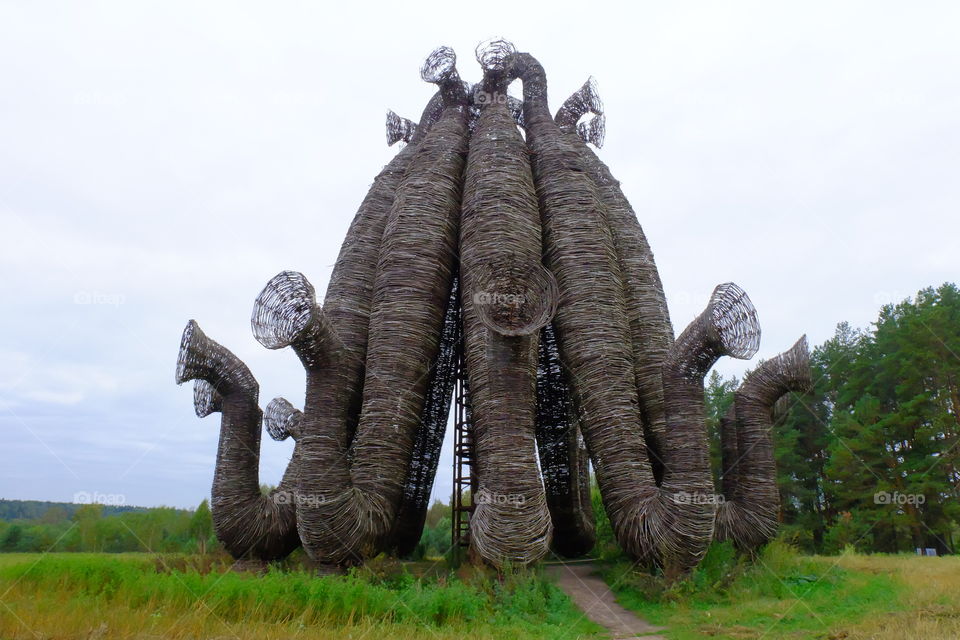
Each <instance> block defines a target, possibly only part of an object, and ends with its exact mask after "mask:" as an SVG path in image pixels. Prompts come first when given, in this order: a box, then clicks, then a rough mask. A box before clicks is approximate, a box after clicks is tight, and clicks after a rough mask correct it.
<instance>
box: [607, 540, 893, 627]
mask: <svg viewBox="0 0 960 640" xmlns="http://www.w3.org/2000/svg"><path fill="white" fill-rule="evenodd" d="M842 560H843V559H842V558H837V557H833V558H831V557H809V556H799V555H798V554H797V553H796V552H794V551H793V550H792V549H791V548H790V547H788V546H787V545H785V544H783V543H781V542H774V543H771V544H770V545H768V546H767V547H766V548H765V549H764V550H763V552H762V553H761V555H760V556H759V557H758V558H757V560H756V561H755V562H749V561H747V560H745V559H744V558H738V557H737V556H736V554H735V553H734V551H733V549H732V548H731V547H730V546H729V544H715V545H714V546H713V547H711V549H710V551H709V553H708V555H707V557H706V558H705V560H704V562H703V563H702V565H701V566H700V567H699V568H698V569H697V570H696V571H694V573H693V574H692V575H691V576H690V577H689V578H688V579H686V580H685V581H683V582H681V583H678V584H675V585H672V586H669V587H668V586H666V585H665V584H664V583H663V582H662V580H660V579H658V578H652V577H650V576H641V575H637V574H635V573H632V572H629V565H622V564H621V565H613V566H610V567H608V568H607V570H606V571H605V573H604V578H605V579H606V580H607V582H608V583H609V584H610V585H611V586H612V588H613V590H614V592H615V594H616V596H617V600H618V601H619V602H620V603H621V604H622V605H623V606H625V607H627V608H628V609H631V610H633V611H636V612H637V613H638V614H639V615H641V616H642V617H644V618H646V619H648V620H649V621H650V622H652V623H654V624H657V625H663V626H666V627H668V630H667V631H666V632H665V633H664V635H666V636H667V637H668V638H671V639H676V640H685V639H687V638H702V637H704V636H710V637H713V638H741V639H742V638H830V637H844V638H845V637H847V635H842V634H840V630H843V629H853V628H854V627H855V626H856V625H857V624H858V623H859V622H861V621H863V620H865V619H867V618H869V617H870V616H876V615H881V614H883V615H887V614H889V612H891V611H893V612H896V611H905V610H906V609H907V607H906V606H905V605H904V604H902V602H901V601H902V600H903V597H904V595H905V591H906V588H905V584H904V583H903V581H902V580H900V579H898V578H897V577H896V576H895V575H894V572H889V573H886V572H866V571H861V570H852V569H850V568H847V567H846V566H844V564H843V562H842ZM845 633H849V631H847V632H845ZM837 634H839V635H837ZM891 637H897V636H891Z"/></svg>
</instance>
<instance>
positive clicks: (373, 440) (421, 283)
mask: <svg viewBox="0 0 960 640" xmlns="http://www.w3.org/2000/svg"><path fill="white" fill-rule="evenodd" d="M456 83H457V84H459V83H460V81H459V79H457V80H456ZM448 93H454V92H444V96H445V98H446V96H447V95H448ZM466 150H467V123H466V114H465V112H464V110H463V108H462V107H459V106H457V105H451V106H448V107H447V108H446V109H445V110H444V112H443V115H442V116H441V117H440V120H439V121H438V122H437V124H436V125H435V126H434V127H433V128H432V129H431V130H430V132H429V133H428V134H427V135H426V137H425V138H424V139H423V141H422V142H420V143H419V144H417V145H416V148H415V150H414V153H413V157H412V159H411V161H410V165H409V166H408V168H407V171H406V173H405V175H404V176H403V179H402V180H401V183H400V185H399V186H398V188H397V191H396V196H395V199H394V202H393V205H392V207H391V209H390V214H389V216H388V219H387V226H386V228H385V232H384V235H383V243H382V245H381V247H380V254H379V259H378V261H377V263H376V266H375V267H374V265H367V269H369V270H375V273H376V278H375V282H374V284H373V299H372V306H371V313H370V322H369V337H370V339H369V344H368V350H367V359H366V361H367V367H366V372H365V378H364V384H363V407H362V413H361V420H360V423H359V427H358V430H357V435H356V437H355V439H354V442H353V444H352V447H351V450H350V456H349V458H348V456H347V455H346V454H347V450H346V448H345V447H342V446H337V447H331V446H330V443H329V440H328V439H326V436H325V434H324V433H323V431H322V430H317V429H312V428H311V427H312V420H311V419H310V417H309V415H310V411H309V410H308V411H307V412H306V413H307V415H308V418H307V419H306V420H305V425H304V431H305V434H304V436H303V446H304V455H305V456H309V457H310V459H311V460H314V461H315V464H314V465H312V466H311V467H309V468H307V469H304V471H303V473H302V474H301V483H300V490H301V492H302V493H305V494H309V495H316V496H317V499H315V500H312V501H310V502H305V501H303V502H301V503H300V504H299V505H298V511H297V523H298V528H299V530H300V537H301V540H302V541H303V544H304V547H305V548H306V549H307V551H308V552H309V553H310V554H311V556H313V557H314V558H317V559H319V560H320V561H322V562H328V563H333V564H342V563H349V562H359V561H360V560H361V559H362V558H363V556H364V555H366V554H369V553H373V552H374V551H375V550H376V549H378V548H380V547H381V546H382V545H384V544H385V543H386V542H387V539H386V538H387V534H388V533H389V532H390V530H391V529H392V526H393V520H394V517H395V515H396V511H397V508H398V505H399V502H400V498H401V497H402V495H403V489H404V484H405V481H406V479H407V472H408V466H409V462H410V456H411V452H412V448H413V443H414V441H415V438H416V431H417V429H418V427H419V425H420V417H421V415H422V413H423V409H424V404H425V397H426V391H427V385H428V380H429V367H430V365H431V364H432V363H433V362H434V361H435V360H436V358H437V356H438V354H439V350H440V333H441V330H442V327H443V321H444V314H445V311H446V306H447V304H446V303H447V298H448V296H449V294H450V288H451V285H452V280H453V273H454V263H455V257H456V234H457V228H458V222H459V219H458V218H459V216H458V214H459V206H460V186H461V180H462V172H463V163H464V159H465V155H466ZM351 290H352V288H351ZM345 293H346V291H345ZM327 310H328V313H329V295H328V301H327ZM337 331H338V334H339V333H340V330H339V327H337ZM355 388H356V387H355ZM311 400H312V399H311V396H310V394H309V390H308V396H307V404H308V407H310V406H314V407H316V409H315V410H317V411H322V410H323V409H322V406H323V404H322V403H320V402H316V401H314V402H312V401H311ZM315 402H316V404H314V403H315ZM337 444H339V443H337Z"/></svg>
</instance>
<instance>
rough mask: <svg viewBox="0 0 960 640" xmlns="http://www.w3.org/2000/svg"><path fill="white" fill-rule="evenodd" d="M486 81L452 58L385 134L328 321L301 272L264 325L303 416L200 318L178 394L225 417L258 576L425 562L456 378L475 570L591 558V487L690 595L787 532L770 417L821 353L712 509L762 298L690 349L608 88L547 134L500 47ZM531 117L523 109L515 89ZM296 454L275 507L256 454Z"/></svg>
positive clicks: (692, 336) (768, 367) (793, 379)
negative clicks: (711, 555)
mask: <svg viewBox="0 0 960 640" xmlns="http://www.w3.org/2000/svg"><path fill="white" fill-rule="evenodd" d="M477 60H478V61H479V62H480V65H481V67H482V70H483V77H482V79H481V80H480V81H479V82H477V83H476V84H470V83H467V82H465V81H463V80H462V79H461V78H460V75H459V73H458V71H457V68H456V55H455V54H454V52H453V51H452V50H451V49H449V48H446V47H441V48H439V49H437V50H435V51H434V52H433V53H431V54H430V56H429V57H428V58H427V59H426V61H425V62H424V64H423V67H422V68H421V70H420V71H421V77H422V78H423V79H424V80H426V81H428V82H431V83H433V84H435V85H436V86H437V92H436V94H435V95H434V96H433V98H432V99H431V100H430V101H429V103H428V104H427V106H426V108H425V109H424V111H423V114H422V115H421V117H420V120H419V122H416V123H415V122H413V121H411V120H407V119H405V118H401V117H400V116H398V115H397V114H395V113H393V112H392V111H391V112H388V114H387V142H388V143H389V144H394V143H396V142H403V143H405V146H404V147H403V149H402V150H401V151H400V152H399V153H398V154H397V155H396V156H395V157H394V159H393V160H392V161H391V162H390V163H389V164H388V165H387V166H386V167H385V168H384V169H383V171H381V172H380V174H379V175H378V176H377V177H376V179H375V180H374V182H373V185H372V186H371V188H370V190H369V192H368V193H367V196H366V198H364V200H363V202H362V203H361V205H360V209H359V211H358V212H357V214H356V217H355V218H354V221H353V224H352V225H351V226H350V229H349V231H348V232H347V237H346V239H345V240H344V243H343V247H342V249H341V251H340V256H339V258H338V259H337V262H336V266H335V267H334V270H333V274H332V276H331V279H330V283H329V285H328V286H327V289H326V295H325V297H324V300H323V302H322V304H321V303H320V302H319V301H318V300H317V298H316V293H315V290H314V287H313V286H312V285H311V284H310V282H309V281H308V280H307V279H306V278H305V277H304V276H303V275H302V274H300V273H295V272H282V273H280V274H278V275H277V276H276V277H274V278H273V279H272V280H270V282H268V283H267V285H266V287H265V288H264V289H263V291H262V292H261V293H260V295H259V296H258V297H257V299H256V301H255V303H254V310H253V317H252V328H253V334H254V336H255V338H256V339H257V341H259V342H260V343H261V344H262V345H263V346H265V347H267V348H268V349H281V348H286V347H289V348H291V349H292V350H293V351H294V353H295V354H296V355H297V357H298V358H299V359H300V361H301V363H302V364H303V367H304V369H305V371H306V392H305V401H304V407H303V411H302V412H301V411H299V410H297V409H296V408H294V407H293V406H292V405H291V404H290V403H289V402H287V401H286V400H284V399H282V398H278V399H275V400H273V401H272V402H270V403H269V404H268V405H267V407H266V410H265V411H264V412H263V413H261V410H260V409H259V405H258V391H259V388H258V384H257V382H256V380H255V379H254V377H253V375H252V374H251V373H250V371H249V369H247V367H246V366H245V365H244V364H243V363H242V362H240V361H239V360H238V359H237V358H236V357H235V356H234V355H233V354H232V353H231V352H230V351H228V350H227V349H225V348H224V347H222V346H220V345H219V344H217V343H216V342H214V341H212V340H210V339H209V338H207V337H206V336H205V335H204V334H203V333H202V332H201V330H200V328H199V327H198V326H197V324H196V323H195V322H193V321H190V323H189V324H188V325H187V328H186V330H185V331H184V334H183V340H182V344H181V348H180V356H179V359H178V363H177V382H178V383H182V382H185V381H187V380H195V386H194V399H195V402H194V404H195V408H196V412H197V415H198V416H201V417H203V416H206V415H209V414H211V413H214V412H219V413H220V414H221V427H220V445H219V450H218V454H217V467H216V474H215V477H214V483H213V502H212V510H213V517H214V524H215V528H216V533H217V536H218V537H219V538H220V540H221V541H222V542H223V544H224V546H225V547H226V548H227V550H228V551H229V552H230V553H232V554H233V555H234V556H236V557H237V558H253V559H259V560H272V559H276V558H281V557H283V556H285V555H286V554H288V553H290V552H291V551H292V550H293V549H295V548H296V547H297V546H299V545H302V546H303V547H304V549H305V550H306V551H307V553H308V554H309V555H310V556H311V557H312V558H314V559H315V560H316V561H317V562H318V563H319V564H320V565H323V566H329V567H331V568H334V567H344V566H349V565H355V564H358V563H362V562H363V561H364V560H365V559H366V558H370V557H372V556H373V555H375V554H377V553H380V552H383V551H387V552H392V553H396V554H399V555H403V554H407V553H409V552H410V551H411V550H413V548H414V547H415V546H416V544H417V542H418V540H419V538H420V535H421V532H422V530H423V523H424V518H425V514H426V510H427V507H428V500H429V497H430V492H431V489H432V487H433V480H434V476H435V475H436V471H437V461H438V458H439V454H440V448H441V445H442V442H443V437H444V433H445V429H446V424H447V419H448V414H449V411H450V402H451V394H452V391H453V388H454V384H455V381H456V380H457V378H458V376H460V377H461V378H462V379H463V380H464V384H465V386H467V387H469V390H470V393H469V402H470V406H469V407H468V411H467V414H468V415H469V416H470V429H471V442H472V447H473V451H472V452H471V453H472V454H471V459H472V460H474V465H475V466H474V473H475V478H476V482H477V485H476V487H477V488H476V492H475V494H474V495H473V513H472V515H471V517H470V522H469V530H470V532H469V540H470V546H471V549H472V552H473V557H475V558H478V559H480V560H482V561H485V562H488V563H490V564H493V565H495V566H498V567H502V566H504V565H508V564H509V565H511V566H517V565H525V564H529V563H532V562H535V561H536V560H538V559H540V558H542V557H544V556H545V555H546V554H547V553H549V552H551V551H552V552H554V553H556V554H558V555H560V556H565V557H575V556H578V555H582V554H584V553H586V552H588V551H589V550H590V549H591V548H592V547H593V545H594V543H595V533H594V514H593V509H592V505H591V499H590V473H591V468H592V470H593V473H594V474H595V477H596V482H597V484H598V486H599V489H600V493H601V495H602V498H603V506H604V509H605V511H606V513H607V514H608V516H609V518H610V522H611V524H612V526H613V529H614V532H615V535H616V537H617V540H618V541H619V543H620V545H621V546H622V547H623V549H624V550H625V551H626V552H627V553H628V554H630V555H631V556H632V557H634V558H635V559H637V560H638V561H641V562H643V563H645V564H646V565H648V566H651V567H654V566H659V567H664V568H666V569H667V570H668V571H672V572H675V573H678V572H682V571H684V570H687V569H689V568H691V567H693V566H695V565H696V564H697V562H699V560H700V558H701V557H702V556H703V553H704V551H705V549H706V547H707V545H708V544H709V542H710V541H711V540H712V539H713V538H714V537H715V535H716V536H719V537H721V538H730V539H732V540H734V541H735V542H736V544H737V545H738V546H739V547H741V548H744V549H753V548H755V547H756V546H757V545H759V544H762V543H763V542H764V541H766V540H768V539H769V537H770V536H771V535H772V532H773V531H774V529H775V527H776V514H777V509H778V502H777V491H776V486H775V482H774V478H775V476H774V468H773V452H772V446H771V442H770V424H771V410H772V407H773V404H774V403H775V402H776V401H777V399H778V398H780V397H781V396H783V395H784V394H785V393H786V392H787V391H798V390H803V389H805V388H806V387H807V386H809V366H808V362H807V346H806V342H805V340H801V341H800V342H798V343H797V345H795V346H794V347H793V348H792V349H791V350H790V351H788V352H786V353H785V354H782V355H781V356H778V357H777V358H775V359H773V360H770V361H768V362H765V363H763V365H761V366H760V367H759V368H758V369H757V370H756V371H755V372H754V373H753V374H751V375H750V376H749V377H748V378H747V380H746V381H745V382H744V384H743V387H742V388H741V389H740V390H739V391H738V392H737V394H736V401H735V403H734V408H733V409H732V410H731V413H730V415H728V416H727V417H726V419H725V420H724V426H723V452H724V470H725V471H724V474H723V493H724V496H725V498H726V501H725V502H724V503H723V505H722V507H721V508H720V509H719V510H718V509H717V506H716V505H717V502H718V501H717V500H714V499H713V498H716V497H717V496H716V490H715V488H714V487H713V482H712V470H711V468H710V458H709V453H708V452H709V447H708V434H707V430H706V423H705V419H704V397H703V379H704V376H705V375H706V373H707V371H708V370H709V369H710V367H712V366H713V364H714V363H715V362H716V361H717V360H718V359H719V358H721V357H723V356H730V357H734V358H750V357H752V356H753V355H754V354H755V353H756V351H757V349H758V346H759V338H760V327H759V324H758V322H757V316H756V312H755V310H754V308H753V305H752V304H751V302H750V299H749V298H748V297H747V295H746V293H744V292H743V290H741V289H740V288H739V287H738V286H736V285H735V284H732V283H727V284H721V285H719V286H718V287H717V288H716V289H715V291H714V293H713V295H712V296H711V298H710V300H709V301H708V304H707V306H706V308H705V309H704V311H703V312H702V313H701V314H700V315H699V316H698V317H697V318H695V319H694V321H693V322H692V323H690V325H689V326H688V327H687V328H686V329H685V330H684V331H683V332H682V333H681V334H680V335H679V336H678V337H676V338H674V332H673V327H672V324H671V321H670V316H669V312H668V310H667V304H666V299H665V296H664V292H663V286H662V284H661V281H660V276H659V273H658V271H657V268H656V264H655V262H654V259H653V253H652V252H651V250H650V245H649V244H648V242H647V240H646V237H645V235H644V233H643V230H642V229H641V227H640V224H639V222H638V220H637V216H636V214H635V212H634V211H633V209H632V208H631V206H630V204H629V202H628V201H627V199H626V197H624V195H623V192H622V191H621V190H620V186H619V183H618V182H617V180H616V179H615V178H614V177H613V175H612V174H611V172H610V170H609V169H608V168H607V166H606V165H605V164H604V163H603V162H602V161H601V160H600V159H599V157H598V156H597V155H596V153H595V152H594V150H593V149H591V148H590V147H589V146H587V145H588V144H590V145H592V146H594V147H597V148H599V147H600V146H601V145H602V143H603V139H604V134H605V115H604V108H603V104H602V102H601V101H600V99H599V96H598V94H597V90H596V86H595V83H594V82H593V81H592V80H589V81H587V82H586V83H585V84H584V85H583V86H582V87H581V88H580V89H578V90H577V91H576V92H574V93H573V94H572V95H571V96H570V97H569V98H568V99H567V100H566V101H565V102H564V103H563V105H562V106H561V107H560V109H559V110H558V112H557V113H556V115H555V116H554V115H551V111H550V108H549V105H548V101H547V81H546V74H545V72H544V70H543V67H542V66H541V65H540V63H539V62H538V61H537V60H536V59H535V58H534V57H533V56H531V55H530V54H528V53H519V52H517V51H516V50H515V49H514V47H513V45H511V44H510V43H508V42H506V41H503V40H494V41H489V42H487V43H484V44H482V45H481V46H480V47H478V49H477ZM518 80H519V82H520V84H521V85H522V99H521V98H516V97H513V96H510V95H508V94H507V88H508V86H509V85H510V84H511V83H513V82H514V81H518ZM261 428H265V429H266V431H267V433H268V434H269V435H270V436H271V437H272V438H274V439H276V440H282V439H285V438H287V437H292V438H293V439H294V440H295V442H296V445H295V448H294V453H293V456H292V459H291V461H290V464H289V467H288V469H287V472H286V474H285V475H284V478H283V481H282V482H281V483H280V485H279V486H278V487H277V489H275V490H274V491H272V492H271V493H270V494H269V495H261V492H260V489H259V472H258V463H259V451H260V432H261Z"/></svg>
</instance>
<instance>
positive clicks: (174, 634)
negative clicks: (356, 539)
mask: <svg viewBox="0 0 960 640" xmlns="http://www.w3.org/2000/svg"><path fill="white" fill-rule="evenodd" d="M420 568H422V567H420ZM597 631H599V628H598V627H596V626H595V625H593V624H592V623H590V622H589V621H587V620H586V619H584V618H583V616H582V614H581V613H580V611H578V610H577V609H576V608H574V607H573V605H572V604H571V603H570V601H569V599H567V597H566V596H565V595H564V594H563V593H562V592H560V591H559V589H558V588H557V587H556V586H554V585H553V584H551V583H550V582H549V581H547V580H545V579H543V578H541V577H540V576H539V575H537V574H535V573H531V574H526V575H519V576H515V577H511V578H508V579H506V580H504V581H503V582H500V581H498V580H496V579H491V578H490V576H488V575H470V573H469V572H463V573H462V574H461V576H460V577H458V576H456V575H452V574H446V575H443V574H441V575H427V576H424V577H421V578H416V577H414V575H413V574H412V573H410V572H409V571H406V570H403V569H401V571H399V572H393V571H389V572H380V573H378V572H375V571H368V570H367V571H362V572H359V573H357V574H355V575H350V576H331V577H324V578H315V577H311V576H310V575H308V574H307V573H305V572H302V571H272V572H270V573H268V574H266V575H263V576H256V575H253V574H248V573H238V572H232V571H229V570H228V568H227V567H226V566H224V565H222V564H218V563H213V564H211V563H209V562H207V561H200V562H198V561H197V560H195V559H192V558H184V557H178V556H165V557H157V556H153V555H148V554H143V555H139V554H125V555H120V556H106V555H94V554H49V555H47V556H44V557H40V556H38V555H33V554H20V555H17V554H8V555H0V638H3V639H4V640H6V639H7V638H17V639H19V638H24V639H26V638H30V639H36V638H51V639H52V638H58V639H60V638H63V639H68V638H71V639H72V638H243V639H245V638H262V639H266V640H269V639H273V638H277V639H280V638H284V639H285V638H305V639H306V638H356V639H359V638H369V639H370V640H384V639H385V638H411V639H412V638H441V639H445V638H464V637H470V638H498V639H503V638H571V639H572V638H577V637H589V636H592V635H594V634H595V633H596V632H597Z"/></svg>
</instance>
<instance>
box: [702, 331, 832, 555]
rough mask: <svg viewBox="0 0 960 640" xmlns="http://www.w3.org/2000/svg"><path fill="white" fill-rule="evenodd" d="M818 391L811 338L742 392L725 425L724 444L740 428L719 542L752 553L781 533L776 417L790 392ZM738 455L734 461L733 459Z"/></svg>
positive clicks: (759, 371) (726, 461)
mask: <svg viewBox="0 0 960 640" xmlns="http://www.w3.org/2000/svg"><path fill="white" fill-rule="evenodd" d="M812 386H813V382H812V380H811V377H810V350H809V347H808V346H807V338H806V336H804V337H802V338H800V340H798V341H797V342H796V344H794V345H793V347H791V348H790V349H789V350H788V351H785V352H784V353H781V354H780V355H778V356H776V357H775V358H771V359H770V360H767V361H766V362H764V363H762V364H761V365H760V366H759V367H757V368H756V369H755V370H754V371H752V372H751V373H750V374H749V375H748V376H747V378H746V379H745V380H744V381H743V384H741V385H740V388H739V389H737V392H736V394H734V401H733V406H732V407H731V408H730V411H729V413H728V414H727V416H726V417H725V419H724V421H723V429H724V430H725V431H726V432H727V433H724V440H727V439H729V438H730V437H731V436H730V434H729V433H728V432H729V431H731V430H734V429H735V434H736V448H733V447H725V448H724V452H723V453H724V456H723V478H724V496H725V498H726V499H725V501H724V502H723V504H722V505H721V506H720V508H719V509H718V511H717V534H716V537H717V539H718V540H733V542H734V544H735V545H736V546H737V548H739V549H742V550H745V551H752V550H755V549H757V548H758V547H760V546H761V545H763V544H765V543H767V542H769V541H770V540H771V539H772V538H773V536H774V535H775V534H776V529H777V514H778V512H779V508H780V495H779V491H778V489H777V477H776V463H775V460H774V455H773V438H772V430H773V419H772V413H773V409H774V406H775V405H776V403H777V401H778V400H779V399H780V398H782V397H785V395H786V394H788V393H790V392H791V391H795V392H805V391H809V390H810V389H811V388H812ZM729 455H735V456H736V457H735V458H731V457H728V456H729Z"/></svg>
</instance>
